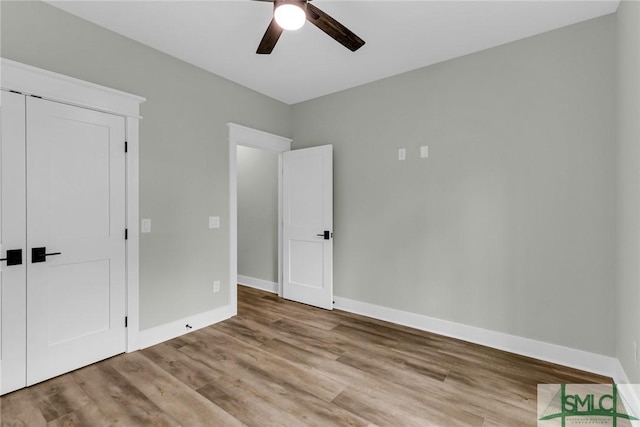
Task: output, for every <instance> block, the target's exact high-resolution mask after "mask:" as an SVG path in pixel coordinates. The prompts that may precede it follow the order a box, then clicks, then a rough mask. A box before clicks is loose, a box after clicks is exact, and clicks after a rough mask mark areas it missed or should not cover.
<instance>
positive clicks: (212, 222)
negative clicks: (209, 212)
mask: <svg viewBox="0 0 640 427" xmlns="http://www.w3.org/2000/svg"><path fill="white" fill-rule="evenodd" d="M209 228H220V217H219V216H210V217H209Z"/></svg>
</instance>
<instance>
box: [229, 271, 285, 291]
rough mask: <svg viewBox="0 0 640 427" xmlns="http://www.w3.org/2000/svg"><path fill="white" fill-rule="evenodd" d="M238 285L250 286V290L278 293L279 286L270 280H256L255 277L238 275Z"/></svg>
mask: <svg viewBox="0 0 640 427" xmlns="http://www.w3.org/2000/svg"><path fill="white" fill-rule="evenodd" d="M238 284H239V285H244V286H249V287H250V288H255V289H260V290H263V291H267V292H271V293H274V294H277V293H278V287H279V286H278V284H277V283H276V282H270V281H268V280H262V279H256V278H255V277H249V276H241V275H238Z"/></svg>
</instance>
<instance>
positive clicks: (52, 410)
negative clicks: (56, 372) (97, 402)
mask: <svg viewBox="0 0 640 427" xmlns="http://www.w3.org/2000/svg"><path fill="white" fill-rule="evenodd" d="M31 395H32V396H33V399H34V400H35V403H36V406H37V407H38V409H39V410H40V413H42V416H43V417H44V418H45V420H47V421H51V420H55V419H56V418H60V417H61V416H63V415H65V414H68V413H70V412H73V411H75V410H78V409H80V408H81V407H82V406H84V405H86V404H87V403H89V401H90V399H89V396H87V394H86V393H85V392H84V390H82V388H81V387H80V386H79V385H78V383H76V381H75V380H74V378H73V376H70V375H62V376H59V377H56V378H53V379H52V380H50V381H45V382H42V383H40V384H36V385H34V386H33V387H32V388H31Z"/></svg>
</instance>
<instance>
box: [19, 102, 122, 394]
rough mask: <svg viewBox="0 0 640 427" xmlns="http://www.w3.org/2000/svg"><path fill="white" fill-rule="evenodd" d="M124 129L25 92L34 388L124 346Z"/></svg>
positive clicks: (118, 121) (111, 118)
mask: <svg viewBox="0 0 640 427" xmlns="http://www.w3.org/2000/svg"><path fill="white" fill-rule="evenodd" d="M124 134H125V119H124V118H123V117H119V116H115V115H112V114H107V113H102V112H98V111H92V110H88V109H84V108H79V107H74V106H69V105H64V104H60V103H57V102H51V101H46V100H42V99H37V98H32V97H30V98H28V99H27V145H26V148H27V257H26V259H27V274H28V277H27V319H28V321H27V385H31V384H34V383H37V382H40V381H43V380H45V379H48V378H51V377H54V376H56V375H59V374H62V373H64V372H68V371H71V370H73V369H76V368H78V367H81V366H86V365H88V364H91V363H94V362H96V361H99V360H102V359H105V358H107V357H110V356H113V355H115V354H118V353H122V352H124V351H125V346H126V330H125V312H126V281H125V280H126V274H125V273H126V270H125V227H126V206H125V185H126V183H125V152H124V140H125V138H124ZM37 247H44V248H46V253H51V254H52V255H49V256H46V258H45V261H44V262H35V261H36V259H34V257H33V255H32V250H33V248H37ZM57 253H59V255H53V254H57Z"/></svg>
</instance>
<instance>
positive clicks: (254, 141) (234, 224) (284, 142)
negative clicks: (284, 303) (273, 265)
mask: <svg viewBox="0 0 640 427" xmlns="http://www.w3.org/2000/svg"><path fill="white" fill-rule="evenodd" d="M227 126H228V127H229V283H230V286H231V292H230V301H229V304H230V305H231V307H233V310H234V313H233V314H234V315H236V314H237V310H238V156H237V154H238V153H237V149H238V146H239V145H240V146H243V147H251V148H258V149H261V150H268V151H274V152H276V153H278V295H280V296H282V153H283V152H285V151H290V150H291V141H292V140H291V139H290V138H285V137H282V136H278V135H274V134H272V133H268V132H263V131H261V130H257V129H252V128H249V127H246V126H241V125H238V124H235V123H227Z"/></svg>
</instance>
